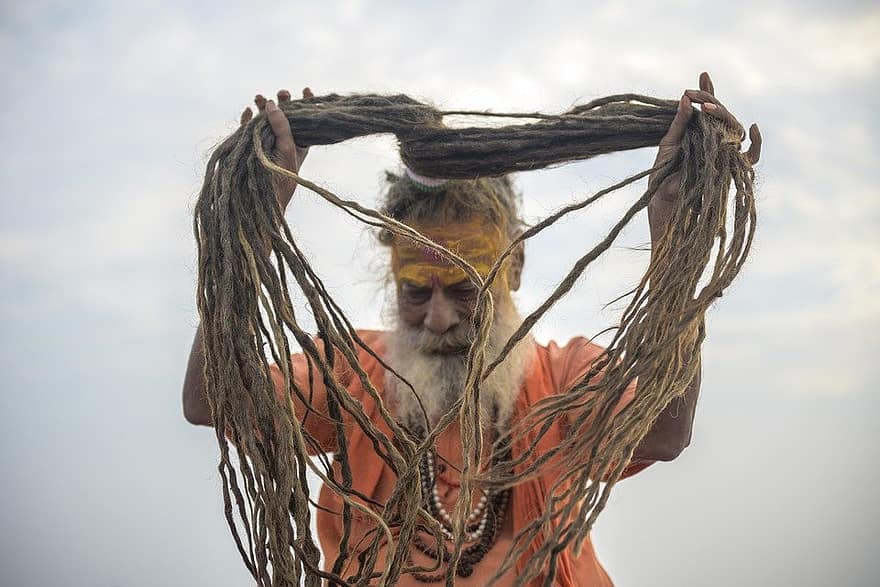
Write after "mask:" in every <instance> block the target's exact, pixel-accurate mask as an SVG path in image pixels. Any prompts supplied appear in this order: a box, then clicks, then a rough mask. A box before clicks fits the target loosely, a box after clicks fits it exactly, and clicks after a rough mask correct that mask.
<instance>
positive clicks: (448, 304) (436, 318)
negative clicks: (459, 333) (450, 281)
mask: <svg viewBox="0 0 880 587" xmlns="http://www.w3.org/2000/svg"><path fill="white" fill-rule="evenodd" d="M460 322H461V317H460V316H459V315H458V310H457V309H456V307H455V303H454V302H453V301H452V300H450V299H449V298H448V297H447V296H446V294H445V293H444V292H443V288H441V287H437V286H435V287H434V290H433V292H432V293H431V299H430V300H428V307H427V312H426V313H425V320H424V326H425V328H427V329H428V330H430V331H431V332H433V333H434V334H445V333H446V332H448V331H449V330H450V329H451V328H454V327H455V326H458V324H459V323H460Z"/></svg>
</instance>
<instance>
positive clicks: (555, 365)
mask: <svg viewBox="0 0 880 587" xmlns="http://www.w3.org/2000/svg"><path fill="white" fill-rule="evenodd" d="M547 350H548V352H549V358H550V368H551V370H552V373H553V378H554V380H555V382H556V385H557V390H558V391H557V392H558V393H565V392H567V391H569V390H570V389H571V388H572V387H574V386H575V385H576V384H577V383H578V382H579V381H580V380H581V379H583V377H584V375H586V374H587V372H588V371H589V370H590V366H591V365H592V364H593V361H595V360H596V359H597V358H598V357H599V355H601V354H602V351H603V350H604V349H603V348H602V347H600V346H599V345H596V344H593V343H591V342H590V341H588V340H587V339H586V338H583V337H576V338H572V339H571V340H570V341H569V342H568V343H567V344H566V345H565V346H564V347H560V346H558V345H557V344H556V343H555V342H550V344H549V345H547ZM637 385H638V382H637V381H633V382H632V383H631V384H630V385H629V386H628V387H627V388H626V391H624V393H623V395H622V396H621V398H620V401H619V402H618V404H617V406H616V408H615V410H614V414H615V415H616V414H618V413H620V411H621V410H623V408H625V407H626V406H627V405H629V403H630V402H631V401H632V400H633V399H634V398H635V396H636V388H637ZM654 462H655V461H649V460H644V459H633V460H632V461H630V463H629V465H627V467H626V468H625V469H624V471H623V474H622V475H621V476H620V478H621V479H625V478H627V477H631V476H632V475H635V474H636V473H638V472H640V471H642V470H644V469H646V468H647V467H649V466H650V465H652V464H653V463H654Z"/></svg>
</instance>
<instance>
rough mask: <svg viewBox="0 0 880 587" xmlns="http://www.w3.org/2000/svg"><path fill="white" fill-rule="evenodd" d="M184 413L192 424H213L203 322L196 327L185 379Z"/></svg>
mask: <svg viewBox="0 0 880 587" xmlns="http://www.w3.org/2000/svg"><path fill="white" fill-rule="evenodd" d="M183 415H184V417H185V418H186V419H187V421H188V422H189V423H191V424H197V425H202V426H212V425H213V420H212V418H211V408H210V407H209V406H208V398H207V396H206V395H205V351H204V348H203V347H202V325H201V324H199V327H198V328H197V329H196V335H195V338H194V339H193V343H192V349H191V350H190V352H189V361H188V362H187V365H186V375H185V377H184V379H183Z"/></svg>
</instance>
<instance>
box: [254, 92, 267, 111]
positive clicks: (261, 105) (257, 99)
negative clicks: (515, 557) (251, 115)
mask: <svg viewBox="0 0 880 587" xmlns="http://www.w3.org/2000/svg"><path fill="white" fill-rule="evenodd" d="M254 104H256V105H257V110H259V111H260V112H263V111H264V110H265V109H266V98H265V97H264V96H263V94H257V95H256V96H254Z"/></svg>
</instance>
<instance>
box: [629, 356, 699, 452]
mask: <svg viewBox="0 0 880 587" xmlns="http://www.w3.org/2000/svg"><path fill="white" fill-rule="evenodd" d="M696 360H697V361H698V363H699V360H700V358H699V356H697V357H696ZM638 393H639V391H638V390H637V391H636V394H638ZM699 396H700V365H699V364H698V365H697V370H696V374H695V375H694V378H693V379H692V380H691V382H690V383H689V384H688V386H687V389H686V390H685V392H684V393H683V394H682V395H680V396H679V397H677V398H675V399H673V400H672V401H671V402H669V404H668V405H667V406H666V408H665V409H664V410H663V411H662V412H661V413H660V415H659V416H658V417H657V419H656V420H655V421H654V424H653V425H652V426H651V429H650V430H649V431H648V434H646V435H645V437H644V438H643V439H642V442H641V443H640V444H639V445H638V446H637V447H636V450H635V451H634V452H633V458H634V459H642V460H651V461H671V460H673V459H675V458H676V457H677V456H678V455H680V454H681V452H682V451H683V450H684V449H685V448H686V447H687V446H688V445H689V444H690V441H691V434H692V432H693V426H694V415H695V413H696V410H697V399H698V398H699Z"/></svg>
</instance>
